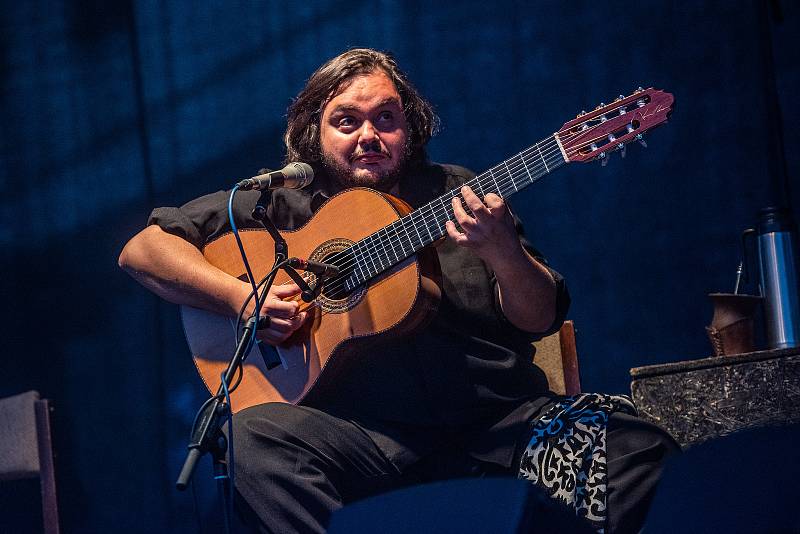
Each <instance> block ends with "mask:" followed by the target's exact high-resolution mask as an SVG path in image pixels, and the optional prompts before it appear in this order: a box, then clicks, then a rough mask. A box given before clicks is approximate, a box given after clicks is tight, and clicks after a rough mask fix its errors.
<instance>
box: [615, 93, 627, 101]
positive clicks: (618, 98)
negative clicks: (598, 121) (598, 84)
mask: <svg viewBox="0 0 800 534" xmlns="http://www.w3.org/2000/svg"><path fill="white" fill-rule="evenodd" d="M624 99H625V95H619V96H618V97H617V99H616V100H615V102H619V101H620V100H624Z"/></svg>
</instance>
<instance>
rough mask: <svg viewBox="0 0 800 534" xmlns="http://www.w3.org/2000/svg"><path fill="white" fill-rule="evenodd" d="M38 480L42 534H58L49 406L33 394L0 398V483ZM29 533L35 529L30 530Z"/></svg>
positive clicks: (34, 392)
mask: <svg viewBox="0 0 800 534" xmlns="http://www.w3.org/2000/svg"><path fill="white" fill-rule="evenodd" d="M36 477H38V478H39V482H40V485H41V492H42V517H43V519H44V533H45V534H58V532H59V529H58V506H57V501H56V480H55V469H54V465H53V446H52V441H51V438H50V405H49V403H48V401H47V399H39V393H38V392H36V391H27V392H25V393H21V394H19V395H15V396H13V397H7V398H4V399H0V481H8V480H20V479H25V478H36ZM31 530H32V531H35V530H38V529H31Z"/></svg>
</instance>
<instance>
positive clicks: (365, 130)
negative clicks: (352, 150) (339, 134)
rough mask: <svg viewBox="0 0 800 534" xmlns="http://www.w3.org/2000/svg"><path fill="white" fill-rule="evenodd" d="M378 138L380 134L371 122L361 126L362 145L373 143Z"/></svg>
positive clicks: (359, 138) (360, 137) (359, 135)
mask: <svg viewBox="0 0 800 534" xmlns="http://www.w3.org/2000/svg"><path fill="white" fill-rule="evenodd" d="M377 138H378V132H377V131H376V130H375V126H373V125H372V123H371V122H370V121H364V123H363V124H362V125H361V129H360V130H359V132H358V141H359V142H360V143H367V144H368V143H372V142H373V141H374V140H375V139H377Z"/></svg>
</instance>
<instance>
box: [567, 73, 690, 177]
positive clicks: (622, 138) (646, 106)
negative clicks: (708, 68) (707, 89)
mask: <svg viewBox="0 0 800 534" xmlns="http://www.w3.org/2000/svg"><path fill="white" fill-rule="evenodd" d="M674 101H675V99H674V98H673V96H672V94H670V93H665V92H664V91H659V90H656V89H653V88H652V87H650V88H649V89H642V88H641V87H640V88H639V89H637V90H636V91H634V92H633V94H631V95H629V96H623V95H620V96H619V98H617V99H616V100H614V102H612V103H611V104H608V105H605V104H600V105H599V106H597V108H596V109H595V110H594V111H591V112H589V113H585V112H581V113H580V114H579V115H578V117H577V118H575V119H573V120H571V121H569V122H567V123H565V124H564V126H562V127H561V129H560V130H559V131H558V132H556V137H557V138H558V141H559V142H560V143H561V146H562V148H563V149H564V154H565V156H566V158H567V161H569V162H570V163H572V162H576V161H580V162H584V161H591V160H594V159H601V160H603V164H604V165H605V163H606V162H607V161H608V156H610V155H611V153H612V152H614V151H617V150H621V151H622V156H623V157H625V145H626V144H628V143H630V142H631V141H636V140H638V141H639V142H641V143H642V144H643V145H645V146H647V145H646V144H645V142H644V139H643V138H642V134H644V132H646V131H647V130H650V129H652V128H655V127H656V126H658V125H660V124H663V123H665V122H667V118H668V117H669V115H670V114H671V113H672V108H673V103H674Z"/></svg>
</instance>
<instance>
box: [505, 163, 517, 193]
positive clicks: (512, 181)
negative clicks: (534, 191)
mask: <svg viewBox="0 0 800 534" xmlns="http://www.w3.org/2000/svg"><path fill="white" fill-rule="evenodd" d="M503 165H505V167H506V171H508V176H509V177H510V178H511V185H513V186H514V192H517V191H519V189H517V184H516V182H515V181H514V175H513V174H511V169H509V168H508V164H507V163H506V160H503Z"/></svg>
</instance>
